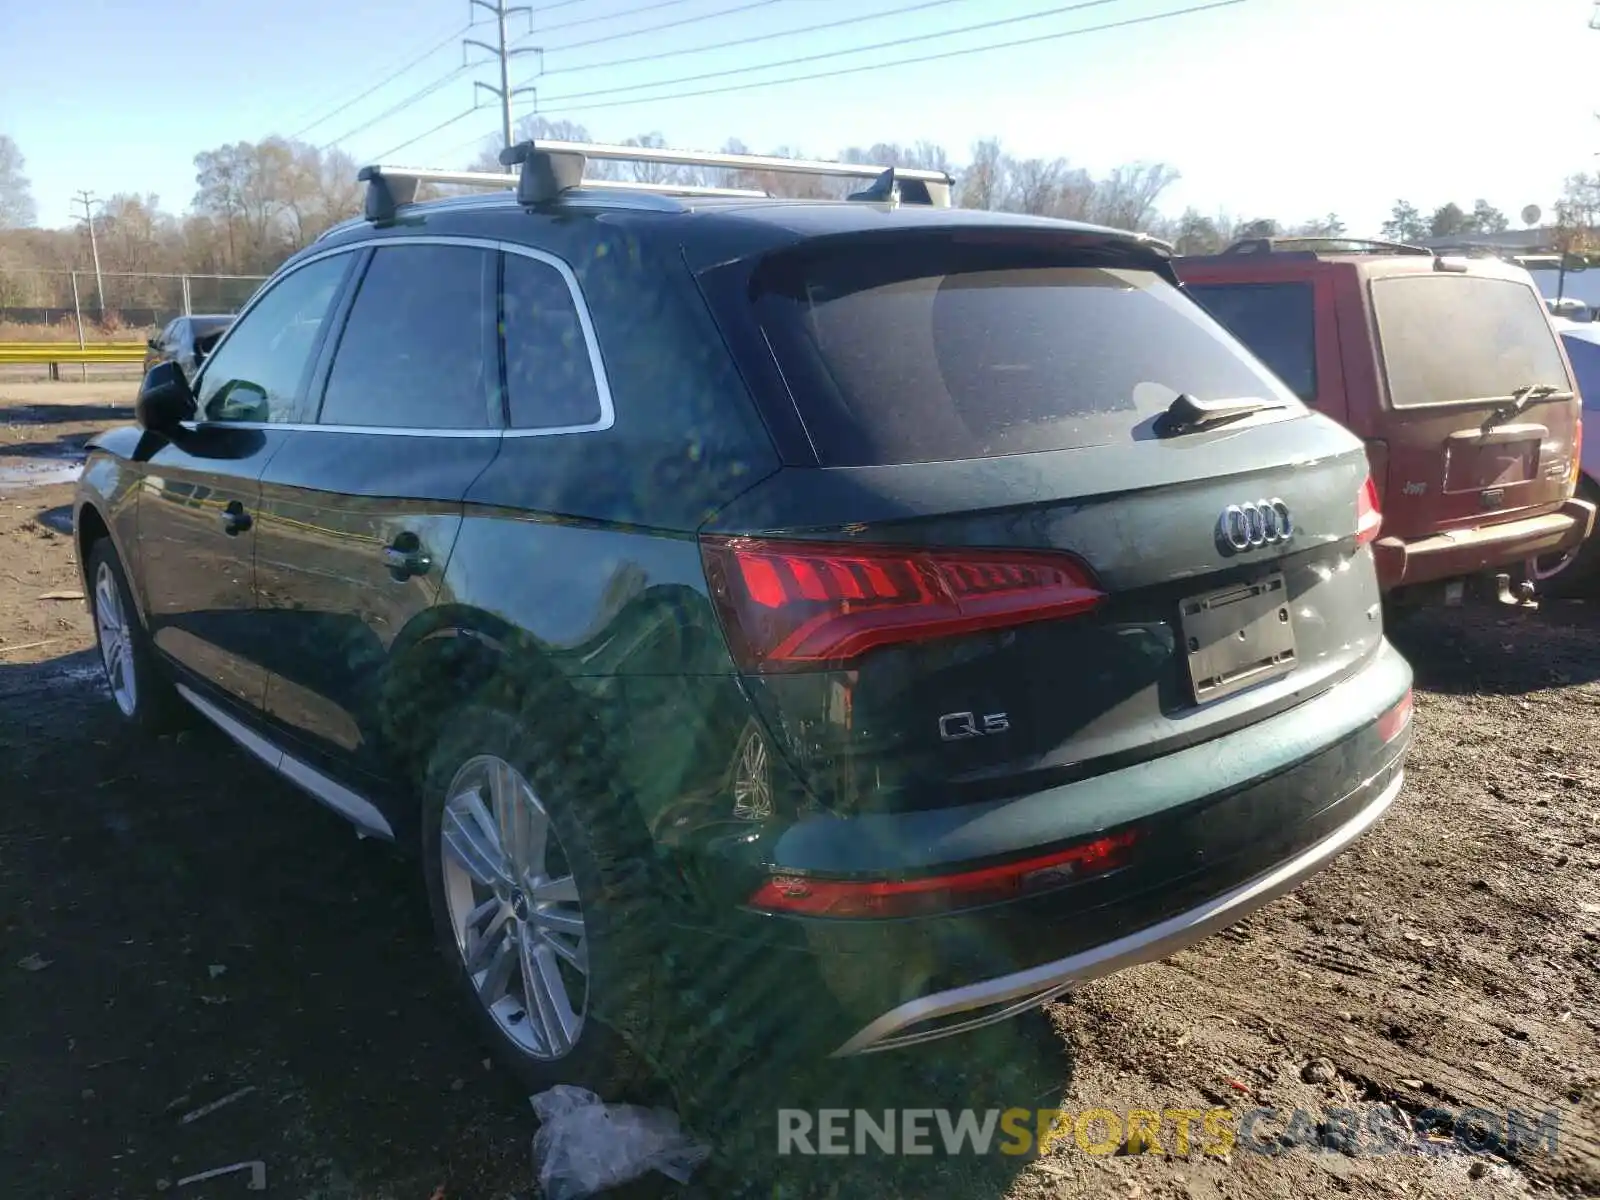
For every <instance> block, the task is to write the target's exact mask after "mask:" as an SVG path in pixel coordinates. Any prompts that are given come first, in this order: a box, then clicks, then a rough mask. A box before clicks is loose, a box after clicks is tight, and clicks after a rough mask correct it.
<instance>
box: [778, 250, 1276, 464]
mask: <svg viewBox="0 0 1600 1200" xmlns="http://www.w3.org/2000/svg"><path fill="white" fill-rule="evenodd" d="M1039 260H1040V256H1039V255H1038V254H1031V255H1030V254H1027V253H1019V252H1018V251H1016V250H1014V249H1012V250H1008V251H1005V252H1004V253H1003V254H1002V252H1000V251H991V250H989V249H987V248H983V247H974V246H962V245H959V244H953V245H952V244H946V243H941V242H929V243H927V244H922V243H919V242H916V241H909V242H908V243H907V244H904V245H896V244H876V245H871V246H867V247H857V248H853V249H839V250H833V251H829V252H826V253H823V254H820V255H819V254H812V255H810V256H808V257H807V258H806V259H804V260H803V261H798V262H793V263H786V264H784V265H783V266H782V267H781V268H779V269H778V270H776V271H775V272H771V273H769V274H768V275H767V276H766V277H765V280H764V286H765V287H766V289H767V290H766V292H765V294H764V295H763V296H762V297H761V299H760V300H759V304H760V315H761V321H762V325H763V327H764V328H765V329H766V331H767V335H768V337H769V339H770V340H771V342H772V344H773V348H774V350H775V352H776V353H777V355H778V357H779V360H780V362H781V364H782V366H783V368H784V373H785V375H786V377H787V378H788V381H789V384H790V386H791V388H792V389H793V390H794V392H795V393H796V399H797V400H798V402H799V404H800V406H801V413H802V416H803V418H804V420H805V422H806V426H807V431H808V432H809V434H810V436H811V440H812V442H813V444H814V445H815V446H816V447H817V452H818V454H819V456H820V457H821V460H822V461H823V463H824V464H826V465H832V466H847V465H868V464H883V463H908V462H928V461H938V460H945V459H956V458H984V457H990V456H994V455H1001V454H1017V453H1025V452H1029V451H1036V450H1056V449H1066V448H1068V447H1073V446H1085V445H1097V444H1104V443H1107V442H1114V441H1127V440H1130V439H1131V438H1133V436H1134V429H1135V427H1136V426H1138V425H1141V424H1145V423H1147V422H1148V421H1150V420H1152V419H1153V418H1154V417H1155V416H1156V415H1157V414H1158V413H1160V412H1161V411H1162V410H1163V409H1165V408H1166V406H1167V405H1168V404H1170V403H1171V402H1172V400H1173V398H1174V397H1175V396H1176V395H1177V394H1178V393H1179V392H1188V393H1189V394H1191V395H1194V396H1197V397H1199V398H1201V399H1217V398H1233V397H1241V396H1255V397H1262V396H1265V397H1273V398H1276V399H1281V400H1283V401H1284V402H1286V403H1289V404H1293V403H1294V400H1293V397H1292V396H1290V395H1289V394H1288V393H1287V392H1286V391H1284V389H1283V388H1282V386H1281V385H1280V384H1278V383H1277V381H1275V380H1274V379H1273V378H1272V377H1271V376H1270V375H1268V374H1267V373H1266V372H1264V371H1262V370H1261V368H1260V366H1259V365H1258V364H1257V363H1256V361H1255V360H1254V359H1253V358H1251V357H1250V356H1249V355H1248V354H1247V353H1245V352H1244V350H1243V349H1242V347H1240V346H1239V345H1238V343H1237V342H1235V341H1234V340H1233V339H1232V338H1230V337H1229V336H1228V335H1227V334H1226V333H1225V332H1224V331H1223V330H1222V329H1221V327H1220V326H1218V325H1217V324H1216V322H1215V321H1213V320H1212V319H1211V318H1210V317H1209V316H1207V315H1206V313H1205V312H1204V311H1203V310H1202V309H1201V308H1200V307H1199V306H1198V305H1196V304H1194V303H1193V302H1191V301H1190V300H1188V299H1187V298H1186V297H1185V296H1183V295H1182V294H1181V293H1180V292H1178V291H1177V289H1175V288H1173V287H1171V286H1170V285H1169V284H1167V283H1166V282H1164V281H1163V280H1161V279H1160V278H1158V277H1157V276H1156V275H1154V274H1153V273H1151V272H1149V271H1140V270H1128V269H1122V268H1118V267H1106V266H1073V265H1060V266H1050V265H1041V266H1035V265H1031V264H1032V263H1035V262H1038V261H1039Z"/></svg>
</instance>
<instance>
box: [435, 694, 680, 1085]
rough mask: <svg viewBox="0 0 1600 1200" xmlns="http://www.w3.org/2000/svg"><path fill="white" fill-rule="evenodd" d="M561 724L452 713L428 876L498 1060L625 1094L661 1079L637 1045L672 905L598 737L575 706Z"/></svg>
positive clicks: (651, 1015)
mask: <svg viewBox="0 0 1600 1200" xmlns="http://www.w3.org/2000/svg"><path fill="white" fill-rule="evenodd" d="M556 711H557V713H560V712H561V710H560V709H559V708H557V709H556ZM555 719H556V721H557V723H558V724H559V725H562V726H564V728H557V729H548V730H545V731H543V732H542V733H541V732H534V731H532V730H530V728H529V725H528V723H527V722H526V721H525V720H519V719H516V718H513V717H512V716H510V715H508V714H507V713H506V712H504V711H499V710H497V709H495V708H490V707H483V706H478V705H469V706H467V707H465V708H462V709H460V710H458V711H457V712H456V713H454V714H453V715H452V716H451V717H450V719H449V720H448V721H447V723H446V725H445V727H444V728H443V730H442V731H441V733H440V735H439V737H438V738H437V739H435V741H434V744H433V749H432V752H431V753H430V755H429V757H428V762H427V767H426V772H425V778H424V781H423V812H422V862H423V873H424V877H425V880H426V884H427V890H428V900H429V905H430V908H431V910H432V913H433V924H434V933H435V937H436V940H437V941H438V944H439V949H440V951H441V953H442V954H443V955H444V957H445V961H446V963H447V969H448V970H449V971H450V973H451V975H452V978H453V986H455V987H456V988H457V989H458V990H459V992H460V994H461V997H462V999H463V1001H464V1003H465V1004H466V1005H467V1006H468V1007H469V1009H470V1011H471V1012H472V1014H473V1018H474V1020H475V1022H476V1024H477V1026H478V1030H479V1033H480V1035H481V1036H482V1038H483V1040H484V1041H485V1042H486V1043H487V1044H488V1045H489V1047H490V1048H491V1050H492V1052H493V1053H494V1055H495V1057H496V1058H497V1059H498V1060H499V1061H500V1062H501V1063H502V1064H503V1065H505V1066H506V1067H508V1068H509V1069H510V1070H512V1071H513V1072H515V1073H516V1075H517V1076H518V1077H520V1079H521V1080H522V1081H523V1083H524V1084H526V1085H527V1087H528V1088H529V1089H530V1091H533V1092H538V1091H543V1090H544V1089H545V1088H548V1087H550V1086H552V1085H554V1084H557V1083H570V1084H576V1085H578V1086H580V1087H585V1088H588V1089H589V1090H590V1091H593V1092H595V1093H596V1094H597V1095H599V1096H600V1097H601V1098H602V1099H603V1100H613V1099H616V1098H617V1097H619V1096H626V1095H637V1094H639V1093H640V1090H641V1089H642V1088H643V1087H644V1086H645V1084H646V1083H647V1081H649V1079H650V1074H649V1072H648V1071H647V1070H646V1069H645V1068H644V1067H643V1065H642V1061H643V1060H642V1059H641V1058H640V1057H639V1056H638V1055H637V1054H636V1053H635V1052H634V1051H633V1050H632V1048H631V1043H634V1042H636V1040H637V1039H638V1038H639V1037H640V1036H642V1032H641V1031H643V1030H646V1029H648V1028H649V1027H650V1024H651V1022H652V1021H653V1020H654V1019H655V1017H656V1015H657V1014H656V1012H655V1006H656V998H655V993H656V991H657V989H658V983H659V981H658V980H657V978H656V964H657V963H658V961H659V957H660V953H659V939H658V937H657V935H656V932H655V930H656V920H655V917H656V914H657V913H658V912H659V910H660V907H661V904H660V899H659V897H658V896H656V895H655V894H654V893H653V889H652V888H651V887H650V885H649V883H648V882H647V878H648V875H649V870H648V862H649V852H648V845H647V844H646V842H647V839H646V842H641V840H640V839H641V838H644V837H645V835H644V831H643V828H642V826H639V825H638V821H637V818H636V817H634V816H632V814H631V811H627V810H631V803H630V802H629V801H628V800H627V799H626V797H625V796H622V795H620V794H618V792H617V791H616V789H615V788H614V787H613V786H612V785H610V784H609V783H608V781H607V780H606V779H605V778H604V772H603V770H602V769H601V767H600V763H601V761H602V758H603V756H602V755H601V754H600V752H599V750H598V747H597V745H596V742H597V739H596V738H595V737H593V736H592V733H591V731H590V730H589V729H587V728H586V727H585V725H584V723H583V721H582V719H581V718H579V717H577V716H575V715H574V714H573V713H572V712H571V710H570V709H568V710H567V711H566V712H565V714H564V715H559V716H557V717H556V718H555ZM471 794H475V795H476V796H477V797H478V799H479V801H480V805H479V806H478V807H474V806H473V804H472V803H471V798H470V796H471ZM510 797H515V798H516V799H515V800H514V801H513V802H512V803H509V804H508V802H507V801H508V798H510ZM497 809H499V810H500V812H501V813H502V814H503V813H505V812H509V811H516V812H518V813H519V814H520V819H514V820H511V821H507V820H506V819H505V818H504V816H503V815H502V816H497V815H496V810H497ZM541 812H542V819H543V822H544V833H545V839H544V844H545V854H544V856H543V858H542V859H539V861H537V862H535V861H533V860H534V859H535V857H536V855H535V854H534V853H533V850H534V849H535V848H536V846H535V843H536V842H537V841H538V838H537V836H536V835H535V831H536V828H537V826H538V825H539V823H540V819H541V818H540V814H541ZM635 826H638V827H637V828H635ZM506 846H514V847H517V848H514V849H513V851H512V853H511V854H507V853H506V852H505V847H506ZM497 854H498V859H497V858H496V855H497ZM512 859H520V860H521V866H520V867H514V866H507V865H506V864H507V863H508V862H509V861H510V860H512ZM468 862H471V864H472V866H471V868H469V867H468V866H467V863H468ZM485 910H487V914H486V915H479V916H469V915H468V914H469V913H472V914H483V913H485ZM574 919H576V920H577V921H578V922H580V923H581V929H582V933H581V937H580V936H576V935H574V934H573V933H572V932H571V929H572V923H573V920H574ZM497 943H498V944H497ZM525 950H526V951H527V952H526V953H524V951H525ZM508 960H514V961H508ZM469 962H470V965H469ZM580 964H581V965H580ZM556 984H559V985H560V986H561V987H562V988H563V989H564V993H563V994H562V995H560V996H558V995H557V994H556V988H555V985H556ZM530 988H532V989H533V990H532V991H530ZM563 999H564V1001H565V1007H564V1008H563V1007H562V1001H563ZM530 1000H531V1001H532V1003H530ZM519 1014H520V1015H519ZM568 1017H573V1018H576V1024H575V1025H574V1024H572V1023H571V1022H569V1021H568V1020H567V1018H568Z"/></svg>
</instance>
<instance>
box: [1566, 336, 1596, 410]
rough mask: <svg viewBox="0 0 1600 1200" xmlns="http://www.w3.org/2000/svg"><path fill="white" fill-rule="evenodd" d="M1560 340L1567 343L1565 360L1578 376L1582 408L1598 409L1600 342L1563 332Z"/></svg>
mask: <svg viewBox="0 0 1600 1200" xmlns="http://www.w3.org/2000/svg"><path fill="white" fill-rule="evenodd" d="M1561 340H1562V341H1563V342H1565V343H1566V344H1567V360H1568V361H1569V362H1571V363H1572V373H1573V374H1574V375H1576V376H1577V377H1578V395H1580V396H1582V397H1583V407H1584V410H1585V411H1586V412H1594V411H1595V410H1596V409H1600V344H1597V343H1595V342H1591V341H1590V340H1589V339H1588V338H1582V337H1573V336H1571V335H1565V334H1564V335H1563V336H1562V338H1561Z"/></svg>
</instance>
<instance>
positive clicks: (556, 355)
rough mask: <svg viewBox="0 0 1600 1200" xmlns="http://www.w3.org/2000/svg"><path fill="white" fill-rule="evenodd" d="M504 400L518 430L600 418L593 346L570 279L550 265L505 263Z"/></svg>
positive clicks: (522, 260) (513, 259)
mask: <svg viewBox="0 0 1600 1200" xmlns="http://www.w3.org/2000/svg"><path fill="white" fill-rule="evenodd" d="M505 272H506V273H505V296H504V300H503V304H504V306H505V308H504V312H505V333H506V398H507V400H508V401H509V402H510V405H511V424H512V426H513V427H514V428H518V429H564V428H573V427H577V428H582V427H583V426H586V425H593V424H594V423H595V422H596V421H598V420H599V419H600V390H599V388H598V386H597V385H596V383H595V372H594V364H593V363H592V361H591V360H590V358H589V344H588V342H587V341H586V340H585V339H584V336H583V326H582V324H581V323H580V322H579V320H578V309H577V306H576V305H575V304H574V303H573V300H572V292H571V291H570V290H569V289H568V287H567V281H566V280H565V279H563V278H562V277H561V272H559V271H557V270H556V269H555V268H554V267H552V266H550V265H549V264H548V263H542V262H539V261H538V260H537V259H532V258H526V257H524V256H523V255H520V254H508V255H506V260H505Z"/></svg>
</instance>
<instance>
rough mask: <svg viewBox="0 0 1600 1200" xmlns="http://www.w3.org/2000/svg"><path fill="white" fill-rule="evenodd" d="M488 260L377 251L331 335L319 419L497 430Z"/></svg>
mask: <svg viewBox="0 0 1600 1200" xmlns="http://www.w3.org/2000/svg"><path fill="white" fill-rule="evenodd" d="M494 264H495V256H494V254H493V253H492V252H491V251H487V250H479V249H477V248H476V247H472V246H385V247H383V248H381V249H379V250H378V251H377V252H376V253H375V254H374V255H373V256H372V265H371V266H370V267H368V268H367V273H366V277H365V278H363V279H362V281H361V290H360V291H359V292H357V293H356V299H355V304H354V305H353V306H352V307H351V309H350V318H349V320H348V321H347V322H346V324H345V327H344V332H343V334H341V335H340V338H339V348H338V350H337V352H336V353H335V354H334V359H333V369H332V371H330V372H329V375H328V387H327V391H326V392H325V393H324V395H323V401H322V415H321V417H320V418H319V419H320V421H321V423H322V424H324V425H388V426H393V427H397V428H409V429H485V428H489V427H491V426H498V425H499V423H500V421H499V388H498V386H497V385H496V382H495V377H496V375H497V374H498V371H497V369H496V364H495V356H494V354H493V353H492V347H493V344H494V327H495V322H494V318H493V316H492V314H491V311H490V305H491V303H492V297H493V296H494Z"/></svg>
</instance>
